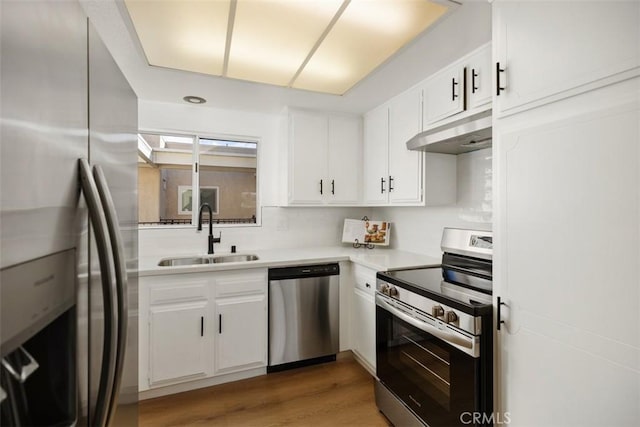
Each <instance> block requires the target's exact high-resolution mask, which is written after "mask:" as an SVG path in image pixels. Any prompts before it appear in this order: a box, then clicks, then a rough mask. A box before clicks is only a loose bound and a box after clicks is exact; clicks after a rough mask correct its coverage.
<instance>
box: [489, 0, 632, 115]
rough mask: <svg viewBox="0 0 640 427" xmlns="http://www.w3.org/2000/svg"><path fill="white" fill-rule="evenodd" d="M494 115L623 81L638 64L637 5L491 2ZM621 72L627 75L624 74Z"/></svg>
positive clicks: (622, 3) (597, 2) (627, 3)
mask: <svg viewBox="0 0 640 427" xmlns="http://www.w3.org/2000/svg"><path fill="white" fill-rule="evenodd" d="M492 7H493V25H494V29H493V34H494V45H495V49H496V52H495V53H496V58H497V61H499V63H500V67H501V68H502V69H504V70H505V71H504V72H502V73H499V74H500V86H501V87H505V90H504V91H501V92H500V95H499V96H497V97H496V99H495V100H494V112H497V113H498V115H500V114H501V113H506V112H511V111H512V112H516V111H521V110H523V109H528V108H533V107H535V106H538V105H540V104H544V103H548V102H552V101H554V100H557V99H560V98H565V97H568V96H572V95H576V94H577V93H580V92H584V91H587V90H591V89H593V88H594V87H596V86H602V85H606V84H610V83H611V80H614V81H615V80H616V79H623V78H626V77H628V76H626V75H625V74H628V72H630V70H633V69H634V68H635V72H634V73H633V74H635V75H637V74H638V66H639V65H640V49H638V40H640V2H637V1H626V2H614V3H611V2H605V1H593V2H591V1H589V2H573V1H562V2H560V1H559V2H540V3H538V2H524V1H518V2H507V1H495V2H494V3H493V6H492ZM625 72H627V73H625Z"/></svg>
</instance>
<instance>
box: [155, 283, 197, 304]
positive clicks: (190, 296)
mask: <svg viewBox="0 0 640 427" xmlns="http://www.w3.org/2000/svg"><path fill="white" fill-rule="evenodd" d="M207 298H208V296H207V282H206V281H197V282H195V281H194V282H187V283H182V284H179V285H173V286H164V287H153V288H151V289H149V304H150V305H158V304H175V303H183V302H191V301H202V300H207Z"/></svg>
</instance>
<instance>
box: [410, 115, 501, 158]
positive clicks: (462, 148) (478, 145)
mask: <svg viewBox="0 0 640 427" xmlns="http://www.w3.org/2000/svg"><path fill="white" fill-rule="evenodd" d="M491 134H492V130H491V110H488V111H483V112H482V113H478V114H475V115H473V116H468V117H465V118H464V119H460V120H458V121H455V122H452V123H448V124H446V125H443V126H439V127H437V128H434V129H430V130H427V131H424V132H421V133H419V134H417V135H416V136H414V137H413V138H411V139H410V140H409V141H407V148H408V149H409V150H419V151H426V152H428V153H444V154H461V153H467V152H469V151H476V150H481V149H483V148H488V147H491Z"/></svg>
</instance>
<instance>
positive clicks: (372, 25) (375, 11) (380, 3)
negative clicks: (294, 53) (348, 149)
mask: <svg viewBox="0 0 640 427" xmlns="http://www.w3.org/2000/svg"><path fill="white" fill-rule="evenodd" d="M446 11H447V7H446V6H443V5H441V4H436V3H432V2H430V1H427V0H352V1H351V2H350V3H349V5H348V6H347V8H346V9H345V11H344V12H343V14H342V16H341V17H340V19H339V20H338V21H337V22H336V24H335V26H334V27H333V29H332V30H331V32H329V34H328V35H327V36H326V38H325V39H324V41H323V42H322V44H321V45H320V46H319V48H318V50H317V51H316V52H315V54H314V55H313V57H312V58H311V59H310V61H309V62H308V63H307V65H306V66H305V68H304V69H303V70H302V72H301V73H300V75H299V76H298V78H297V79H296V80H295V81H294V82H293V85H292V86H293V87H295V88H299V89H307V90H313V91H318V92H328V93H333V94H344V93H345V92H346V91H347V90H349V89H350V88H351V87H352V86H353V85H355V84H356V83H357V82H358V81H360V80H361V79H363V78H364V77H366V76H367V75H368V74H369V73H370V72H371V71H373V70H374V69H375V68H376V67H378V66H379V65H380V64H382V63H383V62H384V61H386V60H387V59H388V58H389V57H391V56H392V55H393V54H394V53H395V52H396V51H397V50H398V49H400V48H401V47H403V46H404V45H405V44H407V43H408V42H409V41H411V40H412V39H414V38H415V37H416V36H417V35H419V34H420V33H421V32H423V31H424V30H425V29H426V28H427V27H429V26H430V25H431V24H433V23H434V22H435V21H436V20H437V19H438V18H440V17H441V16H442V15H444V13H445V12H446Z"/></svg>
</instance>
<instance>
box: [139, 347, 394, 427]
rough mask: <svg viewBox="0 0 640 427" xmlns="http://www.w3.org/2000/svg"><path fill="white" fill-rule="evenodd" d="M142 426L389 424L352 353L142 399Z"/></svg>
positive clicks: (365, 375) (372, 426)
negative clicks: (288, 368)
mask: <svg viewBox="0 0 640 427" xmlns="http://www.w3.org/2000/svg"><path fill="white" fill-rule="evenodd" d="M139 410H140V418H139V425H140V427H145V426H149V427H160V426H260V427H263V426H367V427H368V426H371V427H375V426H385V427H386V426H388V425H389V423H388V422H387V420H386V418H385V417H384V416H383V415H382V414H381V413H380V412H379V411H378V409H377V408H376V404H375V401H374V397H373V378H372V377H371V375H369V373H368V372H367V371H366V370H365V369H364V368H362V366H360V364H358V362H356V361H355V360H354V359H353V358H352V357H343V358H339V359H338V360H337V361H336V362H330V363H324V364H321V365H315V366H310V367H305V368H298V369H293V370H289V371H284V372H278V373H272V374H268V375H262V376H260V377H255V378H250V379H247V380H242V381H237V382H233V383H227V384H221V385H218V386H214V387H208V388H204V389H200V390H194V391H189V392H185V393H180V394H174V395H171V396H165V397H159V398H157V399H150V400H144V401H142V402H140V407H139Z"/></svg>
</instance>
